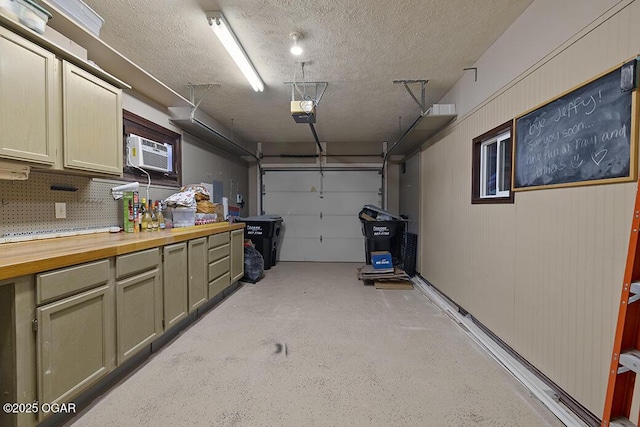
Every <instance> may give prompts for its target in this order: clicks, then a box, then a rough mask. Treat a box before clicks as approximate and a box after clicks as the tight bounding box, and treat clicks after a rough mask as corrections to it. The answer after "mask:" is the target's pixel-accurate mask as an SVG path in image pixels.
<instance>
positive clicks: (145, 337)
mask: <svg viewBox="0 0 640 427" xmlns="http://www.w3.org/2000/svg"><path fill="white" fill-rule="evenodd" d="M116 316H117V317H116V324H117V329H118V364H120V363H122V362H124V361H125V360H127V359H128V358H129V357H131V356H133V355H134V354H136V353H137V352H138V351H139V350H140V349H142V348H144V347H145V346H146V345H148V344H151V342H152V341H153V340H155V339H156V338H157V337H158V335H160V334H162V283H161V282H160V270H159V269H157V268H154V269H153V270H151V271H147V272H146V273H142V274H139V275H137V276H133V277H130V278H128V279H124V280H120V281H119V282H117V283H116Z"/></svg>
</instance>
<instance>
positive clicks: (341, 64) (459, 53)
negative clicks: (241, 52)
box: [84, 0, 532, 147]
mask: <svg viewBox="0 0 640 427" xmlns="http://www.w3.org/2000/svg"><path fill="white" fill-rule="evenodd" d="M84 1H85V3H87V4H88V5H89V6H90V7H91V8H93V9H94V10H95V11H96V12H97V13H98V14H99V15H101V16H102V17H103V18H104V19H105V24H104V25H103V27H102V32H101V38H102V39H103V40H104V41H105V42H106V43H108V44H110V45H111V46H113V47H114V48H115V49H116V50H118V51H120V52H121V53H122V54H123V55H125V56H126V57H128V58H129V59H131V60H132V61H133V62H135V63H137V64H138V65H139V66H141V67H142V68H144V69H145V70H147V71H148V72H149V73H151V74H152V75H154V76H155V77H157V78H158V79H159V80H161V81H162V82H164V83H165V84H167V85H168V86H170V87H171V88H172V89H174V90H175V91H176V92H178V93H180V94H181V95H183V96H184V97H185V98H187V99H188V98H189V89H188V87H187V83H188V82H191V83H198V84H206V83H217V84H220V86H219V87H213V88H212V89H211V90H210V91H209V92H208V94H207V95H206V97H205V98H204V101H203V102H202V104H201V106H200V108H201V109H202V110H204V111H205V112H206V113H208V114H209V115H210V116H211V117H213V118H215V119H216V120H218V121H219V122H220V123H222V124H223V125H224V126H226V127H227V128H232V127H233V130H234V135H236V137H239V138H241V139H243V140H245V141H247V142H264V143H269V142H283V143H286V142H307V141H308V142H313V136H312V134H311V131H310V129H309V127H308V126H307V125H303V124H297V123H295V122H294V120H293V118H292V117H291V114H290V110H289V108H290V105H289V102H290V101H291V88H290V86H287V85H284V84H283V82H285V81H292V80H294V73H295V74H296V76H295V79H296V80H301V78H302V76H301V72H300V71H301V67H300V65H299V64H297V63H296V61H300V60H305V61H311V63H310V64H309V65H306V66H305V68H304V70H305V80H306V81H327V82H328V83H329V86H328V89H327V91H326V93H325V95H324V97H323V98H322V100H321V102H320V104H319V106H318V110H317V123H316V130H317V132H318V136H319V137H320V140H322V141H327V142H339V143H349V142H359V143H362V142H370V143H378V144H379V143H380V142H381V141H389V142H390V143H393V142H395V141H396V140H397V139H398V137H399V135H400V129H399V127H400V126H399V123H401V124H402V125H401V127H402V131H404V130H405V129H406V128H407V127H408V126H409V125H410V124H411V123H412V122H413V121H414V120H415V119H416V118H417V117H418V115H419V114H420V111H419V108H418V106H417V104H416V103H415V102H414V101H413V100H412V99H411V97H410V96H409V94H408V93H407V92H406V90H405V89H404V87H403V86H402V85H397V84H393V83H392V81H393V80H397V79H427V80H429V83H428V84H427V106H430V105H431V104H433V103H434V102H437V101H438V100H439V99H440V98H441V97H442V96H443V95H444V94H445V93H446V92H447V91H448V90H449V89H450V88H451V86H452V85H453V84H454V83H455V82H456V81H457V80H458V79H459V78H460V77H461V76H462V73H463V72H464V71H463V68H465V67H469V66H471V65H472V64H474V63H475V61H476V60H477V59H478V58H479V57H480V56H481V55H482V53H484V51H485V50H486V49H487V48H488V47H489V46H491V44H492V43H493V42H494V41H495V40H496V39H497V38H498V37H500V35H501V34H502V33H503V32H504V31H505V30H506V29H507V28H508V27H509V25H511V23H512V22H513V21H514V20H515V19H516V18H517V17H518V16H519V15H520V14H521V13H522V12H523V11H524V10H525V9H526V8H527V7H528V6H529V4H531V2H532V0H473V1H471V0H402V1H398V2H389V1H388V0H384V1H383V0H316V1H310V0H217V1H216V0H180V1H178V0H84ZM209 10H221V11H222V12H223V13H224V15H225V17H226V18H227V21H228V22H229V24H230V26H231V27H232V28H233V30H234V32H235V33H236V36H237V37H238V39H239V40H240V42H241V43H242V44H243V46H244V48H245V50H246V52H247V54H248V55H249V57H250V58H251V60H252V62H253V64H254V66H255V68H256V69H257V70H258V73H259V74H260V75H261V77H262V79H263V80H264V82H265V91H264V92H262V93H256V92H254V91H253V90H252V89H251V87H250V86H249V84H248V82H247V81H246V80H245V78H244V76H243V75H242V74H241V73H240V71H239V70H238V69H237V68H236V66H235V64H234V63H233V61H232V60H231V58H230V57H229V56H228V54H227V53H226V51H225V50H224V48H223V47H222V45H221V44H220V43H219V41H218V40H217V38H216V37H215V35H214V34H213V32H212V31H211V29H210V28H209V26H208V23H207V19H206V17H205V11H209ZM292 31H298V32H301V33H302V34H303V35H304V39H303V40H302V41H301V44H302V46H303V47H304V49H305V52H304V54H303V55H302V56H300V57H295V58H294V57H293V56H292V55H291V54H290V53H289V47H290V44H291V40H290V39H289V37H288V36H289V33H291V32H292ZM416 89H418V88H416ZM418 93H419V90H418ZM296 99H299V97H296ZM400 116H401V117H402V120H401V121H400V120H399V117H400ZM378 144H376V145H377V146H378V147H379V145H378Z"/></svg>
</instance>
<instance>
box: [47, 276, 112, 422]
mask: <svg viewBox="0 0 640 427" xmlns="http://www.w3.org/2000/svg"><path fill="white" fill-rule="evenodd" d="M36 317H37V320H38V333H37V344H36V347H37V355H38V356H37V365H38V367H37V372H38V401H40V402H46V403H63V402H71V401H73V398H74V397H75V396H76V395H77V394H79V393H80V392H82V391H83V390H85V389H87V388H88V387H89V386H90V385H92V384H94V383H95V382H96V381H98V380H99V379H100V378H102V377H104V376H105V375H106V374H107V373H109V371H111V370H112V369H113V368H114V366H115V349H114V342H115V332H114V330H113V294H112V287H111V286H109V285H105V286H101V287H99V288H96V289H92V290H90V291H87V292H83V293H81V294H78V295H74V296H71V297H68V298H65V299H62V300H60V301H57V302H54V303H51V304H46V305H44V306H42V307H40V308H38V309H37V313H36ZM47 415H49V414H44V413H42V412H40V413H39V416H40V419H43V418H44V417H46V416H47Z"/></svg>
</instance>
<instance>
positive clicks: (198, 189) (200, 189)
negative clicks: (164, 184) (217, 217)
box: [180, 184, 211, 202]
mask: <svg viewBox="0 0 640 427" xmlns="http://www.w3.org/2000/svg"><path fill="white" fill-rule="evenodd" d="M180 191H181V192H183V191H193V193H194V197H195V199H196V201H197V202H199V201H201V200H211V194H210V193H209V190H207V189H206V188H205V187H204V186H203V185H200V184H189V185H185V186H184V187H182V188H181V189H180Z"/></svg>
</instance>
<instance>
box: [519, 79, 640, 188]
mask: <svg viewBox="0 0 640 427" xmlns="http://www.w3.org/2000/svg"><path fill="white" fill-rule="evenodd" d="M620 73H621V72H620V68H616V69H615V70H614V71H611V72H609V73H607V74H605V75H603V76H602V77H599V78H597V79H595V80H593V81H590V82H589V83H587V84H585V85H583V86H580V87H579V88H577V89H575V90H572V91H571V92H569V93H566V94H564V95H562V96H560V97H558V98H556V99H554V100H552V101H551V102H548V103H546V104H544V105H543V106H541V107H539V108H537V109H535V110H533V111H531V112H529V113H527V114H525V115H523V116H520V117H517V118H516V119H515V132H516V136H515V146H514V171H513V178H514V179H513V180H512V182H513V188H514V190H518V189H530V188H532V187H541V186H569V185H586V184H593V183H600V182H601V180H610V181H626V180H634V179H635V169H636V168H635V166H636V159H635V143H636V141H635V140H636V138H635V129H632V128H631V126H632V123H631V105H632V102H631V101H632V96H634V93H633V92H623V91H622V90H621V89H620ZM594 181H598V182H594Z"/></svg>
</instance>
